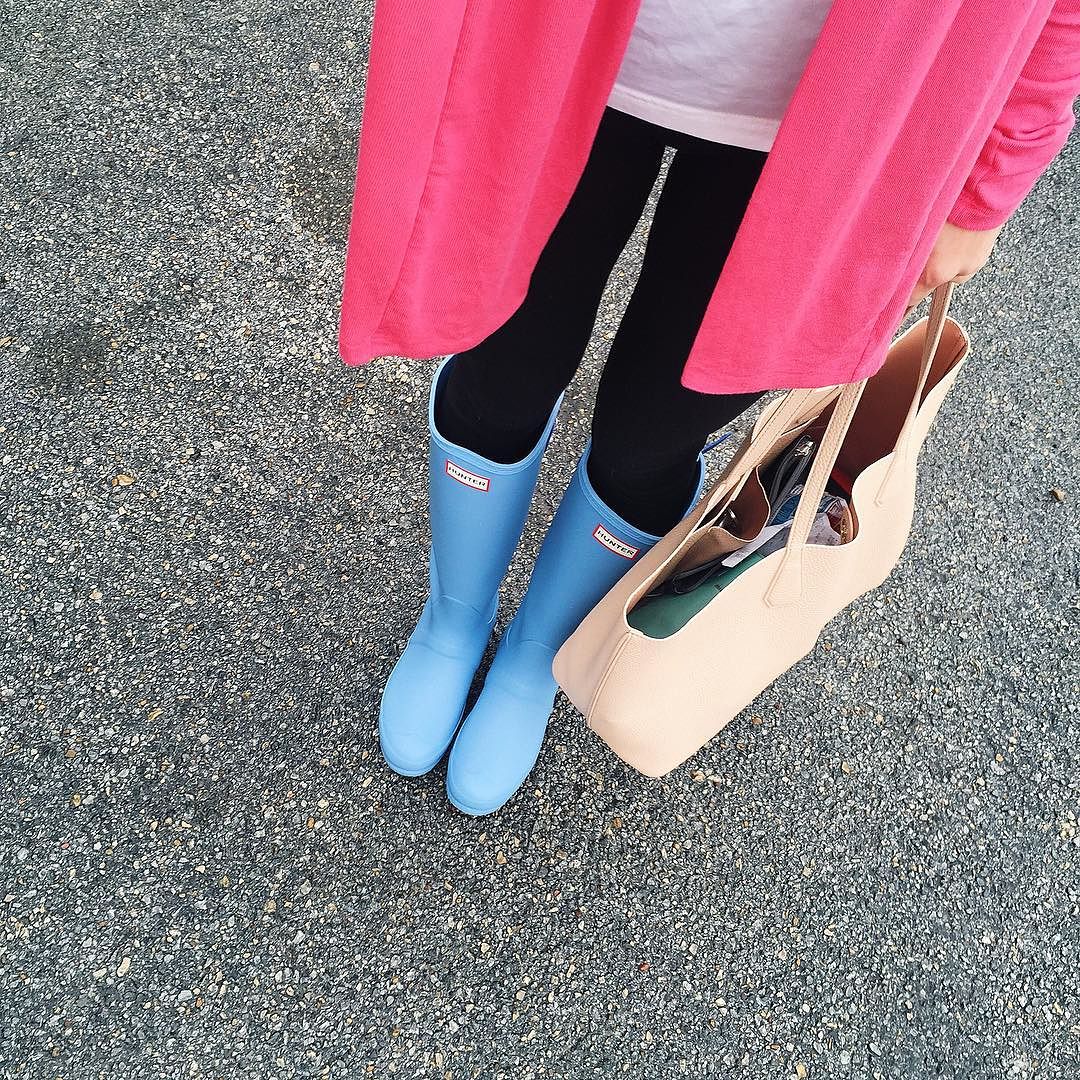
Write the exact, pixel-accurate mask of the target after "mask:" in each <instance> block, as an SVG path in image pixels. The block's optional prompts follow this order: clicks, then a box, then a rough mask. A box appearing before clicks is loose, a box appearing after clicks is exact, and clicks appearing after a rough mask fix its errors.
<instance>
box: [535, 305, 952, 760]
mask: <svg viewBox="0 0 1080 1080" xmlns="http://www.w3.org/2000/svg"><path fill="white" fill-rule="evenodd" d="M952 294H953V286H952V285H949V286H946V287H943V288H941V289H938V290H937V291H936V292H935V293H934V295H933V298H932V303H931V309H930V317H929V318H928V319H923V320H921V321H920V322H917V323H916V324H914V325H913V326H912V327H911V328H910V329H909V330H907V331H906V332H905V333H904V334H903V335H902V336H900V337H899V338H898V339H897V340H896V341H895V342H894V343H893V345H892V346H891V348H890V349H889V352H888V355H887V358H886V360H885V363H884V364H883V365H882V367H881V369H880V370H879V371H877V372H876V373H875V374H874V375H872V376H871V377H870V378H869V379H865V380H863V381H861V382H857V383H850V384H848V385H846V386H842V387H828V388H824V389H819V390H791V391H789V392H788V393H787V394H786V395H785V396H784V397H782V398H781V399H780V400H779V401H778V402H776V403H773V404H772V405H771V406H770V407H769V408H768V409H766V410H765V411H764V412H763V413H762V415H761V417H760V418H759V419H758V422H757V424H756V425H755V427H754V430H753V432H752V433H751V435H750V436H749V437H748V438H747V439H746V440H745V442H744V443H743V445H742V446H741V447H740V449H739V451H738V452H737V453H736V455H735V457H734V459H733V460H732V462H731V464H730V465H729V466H728V467H727V469H726V470H725V471H724V474H723V475H722V476H721V478H720V479H719V480H718V481H717V482H716V484H714V485H713V487H712V488H711V489H710V490H709V492H708V493H707V494H706V495H705V497H704V498H703V499H702V500H701V501H700V502H699V503H698V505H697V506H696V507H695V509H694V510H693V511H691V513H690V514H689V516H688V517H687V518H686V519H685V520H683V521H682V522H681V523H680V524H679V525H677V526H676V527H675V528H674V529H673V530H672V531H671V532H670V533H668V535H667V536H665V537H664V538H663V539H662V540H661V541H660V543H659V544H657V545H656V547H654V548H653V549H652V551H650V552H649V553H648V554H647V555H646V556H645V557H644V558H642V559H641V560H640V561H639V562H638V563H636V564H635V565H634V566H633V567H631V569H630V570H629V572H628V573H627V574H626V575H625V576H624V577H623V578H622V579H621V580H620V581H619V582H618V583H617V584H616V585H615V586H614V588H612V590H611V591H610V592H609V593H608V594H607V595H606V596H605V597H604V598H603V600H601V601H600V603H599V604H598V605H597V606H596V607H595V608H593V610H592V611H591V612H590V613H589V614H588V615H587V616H586V617H585V619H584V621H583V622H582V623H581V625H580V626H579V627H578V629H577V630H576V631H575V632H574V634H573V635H572V636H571V637H570V639H569V640H568V641H567V642H566V644H565V645H563V647H562V648H561V649H560V650H559V652H558V654H557V655H556V657H555V663H554V672H555V677H556V679H557V680H558V681H559V684H560V685H561V686H562V688H563V690H565V691H566V694H567V696H568V697H569V698H570V700H571V701H572V702H573V703H574V704H575V705H576V706H577V707H578V709H580V710H581V712H583V713H584V714H585V716H586V718H587V720H588V723H589V726H590V727H591V728H592V729H593V730H594V731H595V732H596V733H597V734H598V735H599V736H600V738H602V739H603V740H604V742H606V743H607V744H608V745H609V746H610V747H611V748H612V749H613V750H614V751H615V753H616V754H618V755H619V757H621V758H622V759H623V760H624V761H626V762H628V763H629V764H630V765H632V766H634V768H636V769H638V770H640V771H641V772H643V773H645V774H647V775H649V776H662V775H663V774H664V773H666V772H668V771H669V770H671V769H673V768H675V767H676V766H677V765H679V764H681V763H682V762H683V761H685V760H686V759H687V758H688V757H689V756H690V755H691V754H693V753H694V752H695V751H697V750H698V749H699V748H700V747H702V746H704V745H705V744H706V743H707V742H708V741H709V740H710V739H711V738H712V737H713V736H714V735H716V733H717V732H718V731H720V729H721V728H723V727H724V725H725V724H727V723H728V721H729V720H731V719H732V718H733V717H734V716H735V715H736V714H737V713H739V712H740V711H741V710H742V709H744V708H745V707H746V706H747V705H748V704H750V702H751V701H753V699H754V698H755V697H756V696H757V695H758V694H760V693H761V691H762V690H764V689H765V688H766V687H767V686H769V684H770V683H772V682H773V680H774V679H776V678H777V676H779V675H780V674H782V673H783V672H784V671H786V670H787V669H788V668H790V667H791V666H792V665H793V664H795V663H796V662H797V661H798V660H800V659H801V658H802V657H803V656H805V655H806V654H807V653H809V652H810V651H811V650H812V649H813V647H814V643H815V642H816V640H817V638H818V635H819V634H820V633H821V630H822V628H823V627H824V626H825V624H826V623H827V622H828V621H829V620H830V619H831V618H833V617H834V616H835V615H837V614H838V613H839V612H840V611H842V610H843V609H844V608H845V607H846V606H847V605H848V604H850V603H851V602H852V601H853V600H854V599H855V598H856V597H858V596H860V595H862V594H863V593H865V592H868V591H869V590H871V589H873V588H875V587H877V586H878V585H880V584H881V582H882V581H884V580H885V578H886V577H887V576H888V575H889V573H890V572H891V570H892V569H893V567H894V566H895V565H896V563H897V561H898V559H899V558H900V554H901V552H902V551H903V549H904V545H905V543H906V541H907V536H908V533H909V531H910V528H911V519H912V514H913V512H914V505H915V471H916V461H917V458H918V453H919V448H920V447H921V446H922V444H923V441H924V440H925V438H926V434H927V432H928V430H929V428H930V424H931V421H932V420H933V418H934V416H935V415H936V414H937V412H938V409H939V408H940V407H941V403H942V401H944V399H945V395H946V394H948V392H949V390H950V389H951V387H952V385H953V383H954V381H955V380H956V376H957V372H958V371H959V369H960V366H961V364H962V363H963V362H964V360H965V359H966V357H967V355H968V352H969V349H970V344H969V342H968V338H967V335H966V334H965V333H964V331H963V329H962V328H961V327H960V326H959V325H958V324H957V323H956V322H955V321H953V320H952V319H950V318H949V317H948V308H949V303H950V301H951V299H952ZM803 433H810V434H813V435H816V436H817V439H816V440H815V441H816V443H817V446H818V450H817V452H816V456H815V458H814V462H813V465H812V467H811V469H810V473H809V475H808V478H807V480H806V483H805V485H804V489H803V493H802V496H801V497H800V502H799V507H798V510H797V511H796V513H795V517H794V519H793V522H792V526H791V532H790V535H789V540H788V543H787V546H786V547H784V548H782V549H781V550H779V551H776V552H774V553H773V554H771V555H768V556H767V557H765V558H764V559H762V560H761V561H760V562H758V563H757V564H756V565H754V566H751V567H750V569H748V570H746V571H745V572H744V573H742V574H741V575H739V576H738V577H737V578H736V579H735V580H734V581H732V582H731V583H730V584H729V585H727V586H726V587H725V588H724V589H723V590H721V591H719V592H718V593H717V594H716V596H715V597H714V598H713V599H712V600H711V601H710V602H709V603H708V604H707V605H706V606H705V607H704V608H702V609H701V610H700V611H699V612H698V613H697V614H696V615H694V616H693V617H692V618H691V619H690V621H689V622H687V623H686V624H685V625H684V626H683V627H682V628H681V629H679V630H677V631H676V632H675V633H674V634H673V635H672V636H670V637H666V638H654V637H647V636H646V635H645V634H643V633H642V632H641V631H639V630H636V629H634V628H633V627H631V626H630V625H629V623H628V622H627V613H628V612H629V611H630V610H631V609H632V608H633V607H634V605H635V604H636V603H637V602H638V601H639V600H641V599H642V598H643V597H644V596H645V594H646V593H648V592H649V591H650V590H651V589H652V588H653V587H654V585H655V584H656V583H658V582H659V581H661V580H663V579H664V578H666V577H668V576H670V575H671V574H673V573H675V572H676V571H680V570H685V569H689V568H691V567H693V566H696V565H699V564H701V563H703V562H704V561H705V560H707V559H709V558H713V557H715V556H716V555H718V554H722V553H726V552H729V551H734V550H735V549H736V548H738V547H740V546H742V544H743V543H745V542H746V541H747V540H748V539H751V538H752V537H753V536H755V535H756V534H757V533H758V532H760V531H761V528H762V527H763V526H764V524H765V521H766V519H767V517H768V514H769V507H768V501H767V498H766V495H765V492H764V488H763V487H762V485H761V483H760V472H759V470H762V469H764V468H765V467H766V466H767V465H768V464H769V463H770V462H771V461H772V460H773V459H774V458H775V457H776V456H777V455H778V454H780V453H782V452H783V451H784V450H785V449H786V448H787V447H788V446H790V445H791V444H792V442H793V441H794V440H795V439H796V438H798V437H799V436H800V435H801V434H803ZM834 467H835V468H836V469H838V470H839V471H840V472H842V473H843V474H844V475H845V476H846V477H848V478H849V479H850V480H852V481H853V485H852V491H851V499H850V503H849V513H848V516H847V517H846V519H845V523H844V527H843V528H842V529H841V534H842V542H841V543H840V544H839V545H837V546H822V545H819V544H811V543H808V542H807V536H808V534H809V532H810V527H811V525H812V524H813V520H814V517H815V514H816V513H817V509H818V505H819V502H820V500H821V497H822V494H823V493H824V491H825V485H826V484H827V483H828V480H829V477H830V475H832V473H833V469H834Z"/></svg>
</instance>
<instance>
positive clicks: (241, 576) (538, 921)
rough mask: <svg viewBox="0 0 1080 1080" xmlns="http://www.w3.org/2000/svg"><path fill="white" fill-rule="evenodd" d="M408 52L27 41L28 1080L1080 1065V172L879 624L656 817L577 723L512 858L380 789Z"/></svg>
mask: <svg viewBox="0 0 1080 1080" xmlns="http://www.w3.org/2000/svg"><path fill="white" fill-rule="evenodd" d="M370 23H371V2H370V0H363V2H361V3H359V4H356V5H353V6H347V5H345V4H342V3H340V2H338V0H332V2H330V3H314V2H312V0H295V2H289V3H271V2H262V0H258V2H256V3H253V4H250V5H245V6H241V5H235V4H222V3H220V2H213V0H211V2H210V3H209V4H207V5H204V6H195V5H190V4H179V5H169V4H165V3H163V2H161V0H135V2H125V3H120V2H118V0H62V2H61V3H57V4H47V3H44V2H42V0H27V2H26V3H23V4H21V5H18V6H17V7H16V6H15V5H9V6H8V7H6V8H5V9H4V12H3V13H0V225H2V228H0V237H2V239H0V260H2V261H0V627H2V634H0V912H2V916H3V932H2V936H0V1076H2V1077H5V1078H7V1077H11V1078H18V1080H23V1078H32V1080H54V1078H68V1077H72V1078H76V1077H77V1078H79V1080H89V1078H105V1077H108V1078H110V1080H112V1078H115V1077H124V1078H125V1080H144V1078H155V1080H156V1078H159V1077H169V1078H188V1077H207V1078H222V1080H248V1078H251V1080H256V1078H257V1080H286V1078H291V1077H332V1078H335V1080H337V1078H353V1077H368V1076H372V1077H386V1076H401V1077H442V1078H446V1080H462V1078H467V1077H469V1078H471V1077H476V1078H484V1080H489V1078H491V1080H494V1078H503V1077H505V1078H512V1080H529V1078H533V1077H558V1078H574V1080H576V1078H586V1077H613V1076H628V1077H635V1078H637V1077H642V1078H649V1080H666V1078H668V1077H673V1078H674V1077H697V1076H723V1077H740V1078H743V1077H745V1078H749V1080H773V1078H789V1077H795V1078H804V1077H809V1078H811V1080H825V1078H829V1080H833V1078H836V1080H840V1078H844V1080H847V1078H851V1080H862V1078H871V1077H873V1078H897V1080H921V1078H934V1077H940V1078H963V1080H983V1078H997V1077H1005V1078H1016V1080H1044V1078H1054V1077H1075V1076H1076V1075H1078V1073H1080V995H1078V991H1080V976H1078V974H1077V972H1078V968H1080V950H1078V941H1080V928H1078V910H1080V908H1078V904H1080V865H1078V861H1080V850H1078V846H1080V834H1078V822H1077V818H1078V815H1080V715H1078V711H1077V688H1078V681H1080V679H1078V669H1080V665H1078V653H1080V650H1078V648H1077V635H1078V621H1080V620H1078V613H1080V560H1078V556H1077V524H1078V510H1077V507H1078V505H1080V468H1078V465H1080V421H1078V411H1077V408H1078V400H1077V383H1078V380H1080V362H1078V350H1080V300H1078V297H1080V198H1078V195H1077V192H1078V190H1080V137H1078V138H1077V139H1074V141H1073V142H1072V143H1071V144H1070V146H1069V148H1068V149H1067V150H1066V152H1065V154H1064V155H1063V156H1062V158H1061V159H1059V161H1058V162H1057V163H1056V164H1055V165H1054V166H1053V168H1052V169H1051V171H1050V173H1049V174H1048V175H1047V176H1046V177H1045V178H1044V179H1043V180H1042V181H1041V182H1040V184H1039V186H1038V188H1037V189H1036V191H1035V193H1034V194H1033V195H1032V197H1031V198H1030V199H1029V200H1028V202H1027V203H1026V204H1025V205H1024V207H1023V208H1022V210H1021V211H1020V212H1019V214H1018V215H1017V217H1016V218H1015V219H1014V220H1013V222H1012V223H1011V224H1010V225H1009V227H1008V228H1007V230H1006V231H1005V233H1004V235H1003V237H1002V239H1001V241H1000V245H999V248H998V251H997V252H996V254H995V256H994V259H993V262H992V265H991V266H990V267H989V268H988V269H987V270H986V272H985V273H983V274H982V275H980V277H979V278H978V279H977V280H976V281H975V282H974V283H972V284H971V285H970V286H968V287H966V288H965V289H964V290H963V291H962V295H961V296H960V297H959V299H958V308H959V315H960V318H961V319H962V321H964V322H965V323H966V324H967V325H968V327H969V329H970V331H971V334H972V337H973V339H974V342H975V352H974V355H973V356H972V358H971V360H970V362H969V364H968V365H967V368H966V370H965V372H964V375H963V378H962V380H961V383H960V385H959V387H958V389H957V391H956V393H954V394H953V395H952V397H951V398H950V400H949V401H948V403H947V404H946V406H945V409H944V411H943V413H942V415H941V417H940V421H939V423H938V425H937V427H936V429H935V430H934V432H933V434H932V435H931V438H930V440H929V442H928V445H927V447H926V450H925V453H924V456H923V460H922V469H921V478H922V487H921V491H920V499H919V508H918V511H917V515H916V521H915V526H914V532H913V536H912V540H911V543H910V545H909V548H908V551H907V553H906V554H905V556H904V558H903V561H902V563H901V565H900V566H899V568H898V569H897V571H896V573H895V574H894V575H893V576H892V578H890V580H889V581H888V582H887V584H886V585H885V586H884V587H883V588H881V589H880V590H878V591H877V592H876V593H874V594H873V595H871V596H869V597H867V598H865V599H864V600H862V601H860V602H859V603H857V604H856V605H855V606H854V607H853V608H852V609H851V610H850V611H849V612H847V613H845V614H844V615H843V616H841V617H840V618H838V619H837V620H836V621H835V622H834V623H833V624H831V625H830V626H829V628H828V630H827V632H826V633H825V635H824V636H823V638H822V640H821V642H820V645H819V647H818V648H817V649H816V651H815V652H814V653H813V655H812V656H811V657H810V658H808V659H807V660H806V661H804V662H803V663H801V664H799V665H798V666H797V667H796V668H795V669H794V670H793V671H792V672H791V673H789V674H788V675H787V676H785V677H784V678H782V679H781V680H780V681H779V682H778V683H777V684H776V685H775V686H774V687H773V688H772V689H770V690H769V691H768V692H767V693H766V694H764V695H763V696H762V698H761V699H760V700H759V701H758V702H757V703H756V704H755V705H754V706H753V707H752V708H751V709H749V710H748V711H747V712H746V713H745V714H744V715H743V716H742V717H740V718H739V719H738V720H737V721H736V722H735V723H733V724H732V725H731V726H730V727H729V728H728V729H727V730H726V732H725V733H724V734H723V735H722V737H721V738H720V739H718V740H717V741H716V742H714V743H713V744H712V745H710V746H709V747H707V748H706V749H705V750H703V751H702V752H701V753H700V754H698V755H697V756H696V757H695V758H694V759H692V760H691V761H690V762H688V763H687V765H686V766H685V767H683V768H680V769H678V770H676V771H675V772H674V773H672V774H671V775H670V776H669V777H667V778H666V779H664V780H660V781H656V780H649V779H646V778H644V777H641V776H638V775H637V774H635V773H633V772H632V771H631V770H629V769H628V768H626V767H625V766H623V765H622V764H621V763H620V762H619V761H617V760H616V759H615V758H614V757H613V756H612V755H611V754H610V753H609V752H608V751H607V750H606V748H605V747H604V746H603V745H602V744H600V743H599V742H598V740H597V739H595V738H594V737H593V736H592V735H591V734H590V733H589V732H588V731H587V730H586V729H585V727H584V724H583V722H582V720H581V718H580V716H579V715H577V713H576V712H575V711H574V710H573V709H572V708H571V707H570V706H569V705H568V704H567V703H566V702H565V700H563V699H562V698H560V702H559V706H558V709H557V713H556V716H555V718H554V721H553V724H552V727H551V731H550V735H549V738H548V742H547V744H546V747H545V750H544V754H543V757H542V760H541V762H540V764H539V765H538V767H537V769H536V770H535V772H534V774H533V775H532V777H531V778H530V780H529V782H528V784H527V786H526V787H525V789H524V790H523V791H522V792H521V793H520V794H519V795H518V796H517V797H516V798H515V799H514V800H513V801H512V802H511V803H510V804H509V805H508V806H507V807H506V808H505V809H504V810H503V811H501V812H500V813H498V814H496V815H495V816H493V817H491V818H489V819H484V820H473V819H470V818H468V817H465V816H463V815H461V814H459V813H457V812H456V811H454V810H453V809H452V808H451V807H449V805H448V804H447V802H446V798H445V793H444V788H443V781H442V774H441V772H440V771H437V772H436V773H435V774H433V775H431V776H428V777H425V778H422V779H419V780H402V779H400V778H398V777H396V776H394V775H393V774H392V773H390V772H389V770H388V769H387V768H386V767H385V765H384V764H383V763H382V761H381V759H380V757H379V752H378V740H377V735H376V714H377V706H378V698H379V691H380V687H381V685H382V682H383V681H384V679H385V678H386V676H387V674H388V672H389V670H390V668H391V666H392V663H393V661H394V658H395V657H396V656H397V654H398V652H399V651H400V649H401V647H402V645H403V642H404V640H405V639H406V637H407V636H408V633H409V631H410V629H411V627H412V624H413V622H414V620H415V618H416V616H417V614H418V612H419V609H420V606H421V603H422V600H423V595H424V587H425V557H426V543H427V523H426V516H425V503H424V457H425V452H426V443H425V439H426V434H425V417H424V405H425V399H426V392H427V383H428V379H429V376H430V372H431V366H430V364H428V363H427V362H425V361H406V360H400V359H394V358H389V359H383V360H380V361H378V362H376V363H375V364H373V365H371V366H369V367H366V368H363V369H346V368H344V367H343V366H342V365H341V363H340V361H339V360H338V358H337V355H336V346H335V333H336V309H337V302H338V296H339V289H340V279H341V269H342V260H343V254H344V244H345V236H346V229H347V224H348V212H349V205H350V197H351V182H352V173H353V167H354V155H355V145H356V132H357V125H358V119H359V113H360V102H361V98H362V90H363V75H364V65H365V54H366V43H367V41H368V37H369V33H370ZM646 227H647V224H646V222H643V223H642V225H641V227H640V228H639V230H638V232H637V233H636V234H635V236H634V238H633V240H632V242H631V244H630V245H629V246H628V248H627V251H626V253H625V256H624V258H623V260H622V262H621V263H620V265H619V268H618V270H617V271H616V273H615V275H614V276H613V279H612V282H611V285H610V288H609V290H608V293H607V295H606V297H605V300H604V304H603V308H602V312H601V317H600V319H599V321H598V324H597V328H596V333H595V335H594V338H593V341H592V343H591V345H590V349H589V352H588V355H587V357H586V360H585V364H584V367H583V370H582V372H581V374H580V377H579V378H578V380H577V382H576V383H575V384H574V387H573V388H572V390H571V393H570V394H569V398H568V402H567V407H566V409H565V410H564V419H563V421H562V422H561V423H560V426H559V428H558V431H557V434H556V437H555V439H554V443H553V445H552V448H551V452H550V454H549V457H548V461H547V464H546V466H545V469H544V472H543V475H542V478H541V482H540V488H539V493H538V498H537V500H536V503H535V505H534V510H533V514H532V517H531V518H530V521H529V525H528V527H527V529H526V534H525V537H524V540H523V543H522V545H521V549H520V551H519V553H518V555H517V557H516V558H515V562H514V564H513V567H512V569H511V572H510V574H509V575H508V578H507V582H506V588H505V601H506V604H505V607H506V611H507V612H512V610H513V607H514V604H515V603H516V602H517V600H518V599H519V598H520V596H521V593H522V590H523V587H524V584H525V582H526V580H527V574H528V567H529V563H530V559H531V557H532V556H533V555H534V554H535V551H536V548H537V545H538V543H539V541H540V539H541V537H542V535H543V529H544V526H545V523H546V521H547V520H548V519H549V518H550V515H551V513H552V512H553V510H554V507H555V506H556V505H557V502H558V498H559V496H560V493H561V486H562V485H563V484H564V483H565V478H566V477H567V476H568V475H569V471H570V469H571V468H572V465H573V462H574V460H575V459H576V457H577V454H578V453H579V452H580V449H581V447H582V446H583V444H584V440H585V437H586V433H587V422H588V419H587V418H588V414H589V406H590V402H591V398H592V394H593V392H594V389H595V384H596V378H597V375H598V372H599V370H600V365H601V363H602V359H603V355H604V352H605V349H606V345H607V342H608V341H609V340H610V337H611V334H612V332H613V330H614V327H615V326H616V325H617V322H618V316H619V312H620V310H621V309H622V306H623V305H624V304H625V302H626V299H627V296H628V293H629V290H630V288H631V287H632V282H633V279H634V273H635V270H636V267H637V265H638V261H639V259H640V255H641V250H642V245H643V241H644V237H645V230H646ZM504 618H505V616H504ZM722 649H723V640H722V639H721V640H718V641H717V650H718V652H719V651H722Z"/></svg>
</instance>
